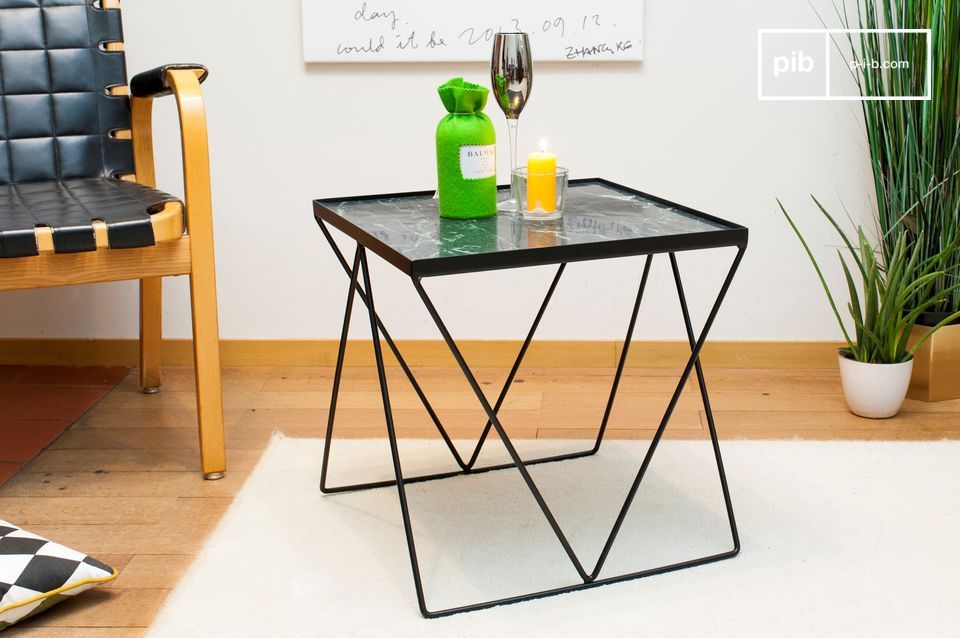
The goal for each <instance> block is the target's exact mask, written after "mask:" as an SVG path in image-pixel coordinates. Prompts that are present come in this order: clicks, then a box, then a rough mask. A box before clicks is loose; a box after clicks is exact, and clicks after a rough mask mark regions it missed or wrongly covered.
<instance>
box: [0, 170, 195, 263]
mask: <svg viewBox="0 0 960 638" xmlns="http://www.w3.org/2000/svg"><path fill="white" fill-rule="evenodd" d="M176 201H177V198H175V197H173V196H172V195H168V194H166V193H163V192H161V191H158V190H156V189H153V188H148V187H146V186H142V185H140V184H137V183H135V182H126V181H121V180H117V179H110V178H90V179H72V180H64V181H57V182H26V183H23V184H6V185H0V258H2V257H28V256H31V255H36V254H38V246H37V237H36V227H38V226H47V227H49V228H50V229H51V230H52V231H53V247H54V252H58V253H76V252H84V251H91V250H96V249H97V245H96V240H95V236H94V227H93V222H94V221H95V220H99V221H103V222H104V223H105V224H106V227H107V236H108V238H109V244H110V248H140V247H143V246H152V245H153V244H154V243H155V241H156V240H155V237H154V232H153V225H152V224H151V221H150V214H151V213H155V212H158V211H159V210H160V209H162V208H163V206H164V205H165V204H166V203H168V202H176Z"/></svg>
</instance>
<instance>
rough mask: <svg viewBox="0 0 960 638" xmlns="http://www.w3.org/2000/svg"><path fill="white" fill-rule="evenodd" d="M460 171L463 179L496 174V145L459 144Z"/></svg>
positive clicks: (484, 177) (482, 177)
mask: <svg viewBox="0 0 960 638" xmlns="http://www.w3.org/2000/svg"><path fill="white" fill-rule="evenodd" d="M460 173H461V174H462V175H463V179H486V178H487V177H493V176H494V175H496V174H497V147H496V145H494V144H490V145H489V146H472V145H471V146H461V147H460Z"/></svg>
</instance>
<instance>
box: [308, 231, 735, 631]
mask: <svg viewBox="0 0 960 638" xmlns="http://www.w3.org/2000/svg"><path fill="white" fill-rule="evenodd" d="M318 223H319V224H320V228H321V230H323V233H324V235H325V236H326V237H327V240H328V241H329V243H330V245H331V247H332V249H333V251H334V253H335V255H336V257H337V259H338V260H339V261H340V263H341V265H342V266H343V268H344V270H345V271H346V272H347V274H348V275H349V277H350V289H349V292H348V296H347V303H346V311H345V315H344V323H343V329H342V332H341V342H340V349H339V352H338V356H337V365H336V370H335V374H334V382H333V395H332V398H331V402H330V414H329V419H328V423H327V432H326V445H325V447H324V452H323V465H322V470H321V490H322V491H323V492H324V493H339V492H347V491H354V490H362V489H372V488H378V487H387V486H392V485H395V486H396V487H397V491H398V495H399V499H400V509H401V513H402V517H403V526H404V532H405V535H406V540H407V548H408V551H409V554H410V562H411V567H412V569H413V578H414V586H415V588H416V593H417V601H418V604H419V607H420V612H421V613H422V614H423V615H424V617H427V618H438V617H441V616H448V615H450V614H456V613H461V612H466V611H474V610H478V609H485V608H488V607H493V606H496V605H504V604H509V603H514V602H520V601H524V600H531V599H535V598H542V597H544V596H551V595H555V594H561V593H565V592H570V591H575V590H579V589H586V588H590V587H596V586H599V585H605V584H609V583H614V582H620V581H625V580H632V579H635V578H642V577H644V576H651V575H654V574H660V573H664V572H668V571H674V570H678V569H683V568H686V567H693V566H696V565H703V564H705V563H710V562H714V561H718V560H723V559H725V558H730V557H733V556H735V555H736V554H737V553H739V551H740V539H739V535H738V533H737V526H736V520H735V518H734V514H733V505H732V502H731V499H730V491H729V488H728V486H727V478H726V473H725V471H724V467H723V459H722V457H721V454H720V443H719V440H718V438H717V431H716V426H715V423H714V418H713V411H712V409H711V407H710V399H709V395H708V393H707V387H706V381H705V380H704V376H703V369H702V367H701V364H700V352H701V350H702V349H703V345H704V343H705V342H706V339H707V335H708V334H709V332H710V328H711V327H712V325H713V322H714V320H715V319H716V316H717V313H718V312H719V310H720V306H721V305H722V303H723V299H724V297H725V296H726V294H727V291H728V289H729V287H730V284H731V282H732V281H733V277H734V275H735V274H736V271H737V268H738V266H739V265H740V261H741V259H742V258H743V248H739V249H738V252H737V255H736V257H735V259H734V261H733V264H732V265H731V267H730V270H729V272H728V273H727V275H726V278H725V279H724V281H723V284H722V286H721V288H720V292H719V294H718V295H717V298H716V300H715V302H714V304H713V306H712V308H711V310H710V313H709V314H708V316H707V320H706V322H705V323H704V327H703V330H702V331H701V333H700V335H699V336H696V334H695V333H694V329H693V325H692V322H691V319H690V312H689V309H688V307H687V301H686V295H685V293H684V290H683V283H682V279H681V276H680V270H679V268H678V266H677V260H676V256H675V255H674V254H673V253H670V254H669V259H670V265H671V269H672V272H673V277H674V281H675V284H676V288H677V296H678V298H679V301H680V308H681V311H682V314H683V322H684V327H685V330H686V333H687V337H688V340H689V343H690V351H691V352H690V357H689V359H688V360H687V363H686V365H685V366H684V369H683V372H682V373H681V375H680V379H679V382H678V383H677V387H676V389H675V390H674V392H673V394H672V395H671V398H670V402H669V403H668V405H667V409H666V411H665V412H664V415H663V418H662V419H661V421H660V425H659V427H658V428H657V431H656V433H655V434H654V436H653V439H652V440H651V442H650V445H649V447H648V448H647V452H646V454H645V456H644V459H643V461H642V463H641V465H640V468H639V470H638V471H637V475H636V477H635V479H634V481H633V483H632V484H631V486H630V489H629V491H628V493H627V496H626V499H625V500H624V502H623V505H622V506H621V508H620V511H619V514H618V516H617V519H616V521H615V523H614V525H613V528H612V529H611V531H610V534H609V535H608V537H607V540H606V542H605V543H604V546H603V549H602V550H601V552H600V556H599V558H598V559H597V562H596V564H595V565H594V566H593V568H592V569H590V570H587V569H586V568H585V567H584V565H583V563H582V562H581V560H580V559H579V557H578V556H577V555H576V553H575V552H574V551H573V548H572V547H571V545H570V542H569V541H568V539H567V537H566V535H565V534H564V533H563V530H562V529H561V528H560V526H559V524H558V523H557V520H556V518H555V517H554V515H553V512H552V511H551V510H550V508H549V507H548V505H547V503H546V501H545V500H544V498H543V495H542V494H541V492H540V490H539V488H538V487H537V485H536V483H535V482H534V480H533V478H532V477H531V476H530V472H529V470H528V469H527V468H528V467H529V466H531V465H535V464H538V463H548V462H555V461H561V460H567V459H573V458H580V457H584V456H589V455H591V454H595V453H596V452H597V451H598V450H599V449H600V445H601V443H602V441H603V435H604V432H605V430H606V427H607V422H608V420H609V418H610V414H611V411H612V408H613V404H614V401H615V399H616V394H617V390H618V388H619V385H620V380H621V377H622V374H623V368H624V365H625V363H626V358H627V353H628V351H629V346H630V343H631V341H632V338H633V332H634V328H635V326H636V321H637V316H638V313H639V310H640V304H641V302H642V299H643V293H644V290H645V288H646V284H647V279H648V276H649V273H650V265H651V262H652V259H653V256H652V255H648V256H647V259H646V261H645V264H644V269H643V275H642V277H641V280H640V286H639V290H638V292H637V297H636V300H635V302H634V306H633V312H632V314H631V317H630V322H629V326H628V329H627V335H626V338H625V341H624V346H623V350H622V352H621V355H620V359H619V361H618V365H617V371H616V374H615V376H614V381H613V385H612V387H611V391H610V395H609V398H608V400H607V404H606V409H605V410H604V415H603V420H602V422H601V425H600V428H599V432H598V435H597V439H596V441H595V443H594V445H593V446H592V447H591V448H590V449H588V450H584V451H580V452H574V453H569V454H562V455H556V456H550V457H544V458H538V459H533V460H527V461H524V460H523V459H522V458H521V457H520V455H519V453H518V452H517V450H516V448H515V447H514V445H513V442H512V441H511V440H510V438H509V437H508V436H507V433H506V431H505V429H504V427H503V425H502V424H501V422H500V418H499V416H498V413H499V410H500V408H501V407H502V405H503V402H504V400H505V399H506V396H507V393H508V392H509V388H510V386H511V384H512V382H513V379H514V377H515V376H516V374H517V371H518V370H519V368H520V365H521V363H522V361H523V358H524V355H525V354H526V352H527V350H528V348H529V346H530V343H531V341H532V339H533V337H534V334H535V333H536V330H537V327H538V326H539V324H540V320H541V319H542V318H543V314H544V312H545V311H546V308H547V305H548V304H549V302H550V299H551V298H552V296H553V293H554V291H555V290H556V287H557V284H558V283H559V281H560V277H561V275H562V274H563V271H564V269H565V267H566V264H561V265H560V267H559V268H558V270H557V273H556V275H555V276H554V278H553V281H552V283H551V285H550V287H549V290H548V292H547V295H546V297H545V298H544V301H543V303H542V304H541V306H540V309H539V311H538V312H537V315H536V318H535V319H534V322H533V325H532V326H531V328H530V331H529V332H528V334H527V338H526V340H525V341H524V343H523V345H522V347H521V348H520V352H519V353H518V355H517V358H516V360H515V362H514V365H513V366H512V368H511V370H510V373H509V374H508V375H507V380H506V382H505V383H504V385H503V388H502V390H501V391H500V394H499V396H498V399H497V401H496V402H495V403H494V404H491V403H490V402H489V400H488V399H487V398H486V395H484V393H483V390H482V389H481V387H480V384H479V383H478V382H477V379H476V377H475V375H474V374H473V371H472V370H471V369H470V367H469V365H468V364H467V362H466V360H465V359H464V357H463V354H462V353H461V352H460V349H459V347H458V346H457V344H456V342H455V341H454V339H453V337H452V336H451V334H450V332H449V330H448V329H447V327H446V325H445V324H444V323H443V320H442V319H441V318H440V315H439V313H438V312H437V309H436V307H435V306H434V304H433V302H432V301H431V299H430V297H429V295H428V294H427V292H426V290H424V288H423V286H422V283H421V281H420V280H419V279H414V280H413V285H414V288H415V289H416V290H417V293H418V294H419V295H420V298H421V299H422V300H423V303H424V306H425V307H426V308H427V311H428V312H429V313H430V316H431V318H432V319H433V321H434V323H435V324H436V325H437V328H438V329H439V331H440V334H441V335H442V336H443V339H444V341H445V342H446V344H447V346H448V347H449V349H450V352H451V354H452V355H453V357H454V359H455V360H456V361H457V364H458V365H459V367H460V369H461V371H462V373H463V375H464V377H465V378H466V380H467V382H468V383H469V384H470V387H471V389H472V390H473V392H474V394H475V395H476V397H477V400H478V401H479V403H480V405H481V407H482V408H483V410H484V412H485V413H486V415H487V423H486V426H485V427H484V430H483V434H482V435H481V436H480V438H479V440H478V441H477V445H476V447H475V448H474V451H473V453H472V454H471V456H470V458H469V459H467V460H464V459H463V457H462V456H461V455H460V454H459V452H458V451H457V449H456V447H455V446H454V445H453V442H452V440H451V439H450V437H449V436H448V435H447V433H446V431H445V430H444V428H443V425H442V423H441V422H440V419H439V418H438V417H437V415H436V412H435V411H434V410H433V408H432V407H431V406H430V403H429V401H428V399H427V397H426V395H425V394H424V393H423V391H422V389H421V387H420V385H419V383H417V381H416V378H415V377H414V375H413V373H412V371H411V370H410V368H409V366H408V365H407V364H406V362H405V361H404V359H403V357H402V356H401V354H400V352H399V349H398V348H397V346H396V344H395V343H394V341H393V339H392V338H391V337H390V336H389V333H387V331H386V328H385V327H384V326H383V323H382V321H381V320H380V318H379V316H378V315H377V312H376V308H375V305H374V297H373V290H372V286H371V283H370V270H369V265H368V263H367V255H366V251H365V249H364V248H363V247H362V246H358V247H357V250H356V253H355V255H354V259H353V265H352V267H351V266H350V264H349V263H348V262H347V261H346V259H345V258H344V256H343V254H342V253H341V251H340V249H339V248H338V247H337V245H336V243H335V242H334V241H333V238H332V236H331V235H330V233H329V231H328V230H327V229H326V227H325V225H324V224H323V223H322V222H319V221H318ZM361 279H362V285H361V281H360V280H361ZM355 296H359V297H360V299H361V301H362V302H363V303H364V305H365V306H366V307H367V314H368V317H369V320H370V329H371V333H372V334H373V348H374V356H375V359H376V362H377V374H378V377H379V382H380V390H381V395H382V399H383V408H384V415H385V419H386V425H387V436H388V438H389V441H390V452H391V457H392V461H393V468H394V475H395V477H396V478H395V479H394V480H389V481H377V482H370V483H361V484H354V485H346V486H338V487H330V486H328V485H327V467H328V465H329V457H330V450H331V443H332V437H333V426H334V421H335V413H336V405H337V397H338V394H339V389H340V382H341V377H342V371H343V363H344V356H345V352H346V343H347V336H348V328H349V323H350V317H351V315H352V312H353V301H354V297H355ZM381 336H382V337H383V340H384V341H385V342H386V343H387V345H388V347H389V348H390V350H391V351H392V353H393V354H394V356H395V357H396V358H397V361H398V362H399V363H400V367H401V368H402V369H403V371H404V373H405V374H406V376H407V378H408V380H409V381H410V382H411V384H412V385H413V387H414V390H415V391H416V393H417V395H418V397H419V398H420V400H421V402H422V403H423V405H424V407H425V408H426V410H427V412H428V413H429V414H430V417H431V419H432V420H433V422H434V425H435V426H436V427H437V429H438V431H439V432H440V434H441V437H442V438H443V440H444V441H445V443H446V444H447V447H448V449H449V450H450V452H451V455H452V456H453V458H454V460H455V461H456V463H457V465H458V466H459V468H460V469H459V470H455V471H450V472H442V473H437V474H430V475H425V476H415V477H409V478H404V476H403V471H402V467H401V463H400V454H399V451H398V446H397V436H396V430H395V427H394V421H393V412H392V408H391V403H390V394H389V390H388V386H387V377H386V369H385V365H384V359H383V352H382V347H381V343H380V338H381ZM694 371H695V372H696V376H697V382H698V384H699V387H700V394H701V397H702V399H703V409H704V412H705V414H706V419H707V425H708V428H709V431H710V439H711V442H712V444H713V451H714V456H715V459H716V463H717V470H718V473H719V478H720V484H721V488H722V492H723V498H724V504H725V507H726V511H727V518H728V521H729V525H730V533H731V538H732V541H733V547H732V549H730V550H728V551H725V552H722V553H719V554H713V555H710V556H705V557H702V558H696V559H691V560H686V561H683V562H680V563H674V564H670V565H664V566H661V567H655V568H651V569H646V570H643V571H638V572H632V573H629V574H621V575H615V576H605V577H601V576H600V574H601V571H602V569H603V566H604V563H605V562H606V560H607V557H608V556H609V553H610V550H611V549H612V548H613V544H614V542H615V541H616V538H617V535H618V533H619V532H620V528H621V526H622V525H623V522H624V520H625V519H626V516H627V514H628V512H629V511H630V507H631V506H632V504H633V501H634V499H635V497H636V495H637V492H638V490H639V488H640V485H641V483H642V481H643V478H644V476H645V474H646V472H647V469H648V468H649V466H650V462H651V461H652V459H653V455H654V453H655V452H656V450H657V446H658V445H659V443H660V440H661V439H662V437H663V433H664V431H665V430H666V428H667V425H668V423H669V421H670V418H671V416H672V415H673V412H674V410H675V408H676V406H677V403H678V401H679V400H680V396H681V393H682V392H683V389H684V387H685V385H686V382H687V379H688V378H689V377H690V374H691V373H692V372H694ZM491 428H492V429H493V430H494V431H495V432H496V433H497V435H499V437H500V440H501V442H502V443H503V445H504V447H505V448H506V450H507V453H508V454H509V455H510V458H511V461H512V462H511V463H504V464H500V465H493V466H487V467H479V468H478V467H476V462H477V459H478V458H479V455H480V451H481V449H482V447H483V444H484V442H485V440H486V439H487V435H488V434H489V432H490V430H491ZM509 468H516V469H517V470H518V471H519V472H520V475H521V477H522V478H523V480H524V482H525V483H526V485H527V487H528V488H529V490H530V493H531V495H532V496H533V498H534V500H535V501H536V503H537V505H538V506H539V507H540V510H541V511H542V513H543V515H544V517H545V518H546V519H547V522H548V523H549V524H550V527H551V528H552V529H553V531H554V534H555V535H556V537H557V540H558V541H559V542H560V544H561V545H562V547H563V549H564V551H565V552H566V554H567V556H568V558H569V559H570V562H571V564H572V565H573V567H574V568H575V569H576V571H577V573H578V574H579V576H580V579H581V582H578V583H574V584H571V585H568V586H565V587H557V588H553V589H548V590H543V591H539V592H534V593H530V594H523V595H520V596H511V597H507V598H500V599H496V600H490V601H485V602H479V603H473V604H468V605H463V606H459V607H451V608H448V609H443V610H439V611H431V610H429V609H427V604H426V600H425V598H424V593H423V581H422V579H421V575H420V565H419V562H418V560H417V553H416V544H415V540H414V534H413V527H412V524H411V521H410V511H409V507H408V504H407V498H406V485H409V484H412V483H417V482H422V481H431V480H438V479H443V478H449V477H452V476H461V475H464V474H476V473H481V472H489V471H493V470H502V469H509Z"/></svg>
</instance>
